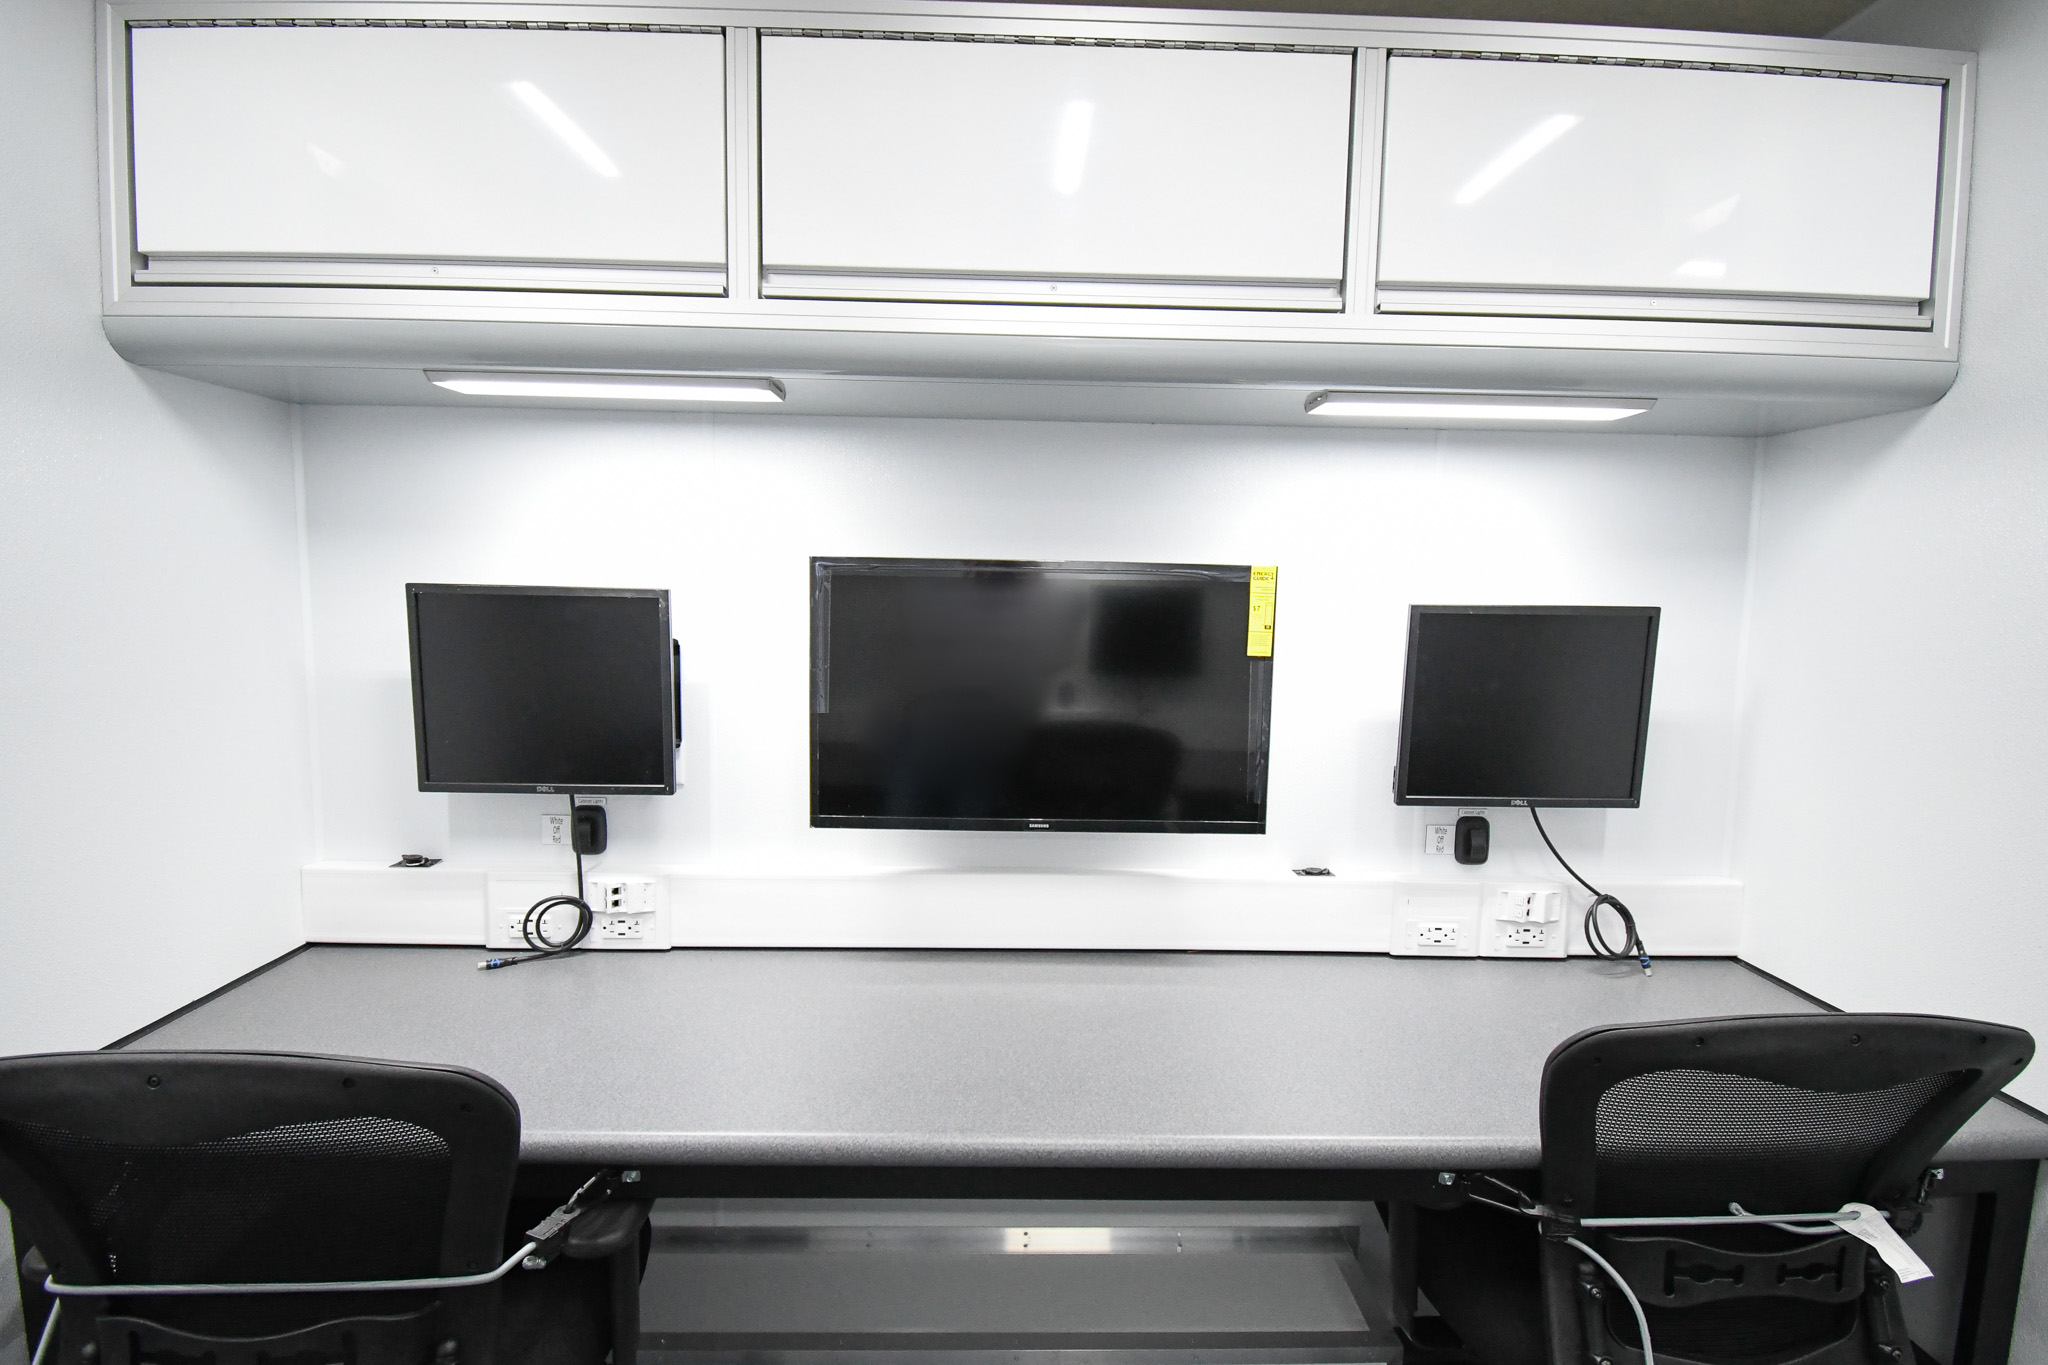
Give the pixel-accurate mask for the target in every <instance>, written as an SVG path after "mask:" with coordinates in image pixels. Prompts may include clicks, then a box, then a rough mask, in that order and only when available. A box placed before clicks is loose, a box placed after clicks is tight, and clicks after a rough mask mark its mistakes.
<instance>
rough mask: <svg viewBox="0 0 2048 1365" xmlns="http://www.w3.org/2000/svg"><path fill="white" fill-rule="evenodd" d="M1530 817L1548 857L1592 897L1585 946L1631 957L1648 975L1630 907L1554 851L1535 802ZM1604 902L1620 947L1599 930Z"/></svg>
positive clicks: (1610, 957) (1646, 953)
mask: <svg viewBox="0 0 2048 1365" xmlns="http://www.w3.org/2000/svg"><path fill="white" fill-rule="evenodd" d="M1529 818H1530V819H1531V820H1534V821H1535V822H1536V832H1537V833H1538V834H1540V835H1542V836H1543V846H1544V847H1545V848H1547V849H1549V850H1550V856H1551V857H1553V858H1555V859H1557V865H1558V866H1559V867H1561V868H1563V869H1564V870H1565V871H1567V872H1569V873H1571V874H1572V880H1573V881H1575V882H1577V883H1578V884H1579V885H1580V886H1583V887H1585V888H1586V894H1587V895H1589V896H1591V897H1592V898H1593V903H1592V904H1591V905H1589V906H1587V907H1586V947H1588V948H1590V949H1591V950H1592V952H1593V956H1595V957H1598V958H1605V959H1606V960H1607V961H1609V962H1622V961H1626V960H1627V959H1629V958H1634V959H1635V960H1636V962H1637V963H1638V964H1640V965H1641V967H1642V969H1643V975H1644V976H1648V975H1650V950H1649V949H1648V948H1647V947H1645V946H1644V944H1643V936H1642V934H1641V933H1640V932H1639V931H1638V930H1637V929H1636V917H1635V916H1634V915H1632V914H1630V913H1629V908H1628V907H1627V906H1626V905H1623V904H1622V903H1621V900H1620V898H1619V897H1616V896H1610V895H1608V894H1607V893H1606V892H1605V891H1602V890H1600V889H1599V888H1598V887H1596V886H1594V885H1593V883H1591V882H1589V881H1587V880H1586V879H1585V878H1584V877H1581V876H1580V875H1579V874H1578V871H1577V869H1575V868H1574V867H1573V866H1572V865H1571V864H1570V863H1568V862H1566V861H1565V860H1564V855H1563V854H1562V853H1559V852H1558V851H1557V845H1556V844H1553V843H1551V842H1550V831H1549V830H1547V829H1545V828H1543V817H1542V816H1540V815H1538V814H1537V813H1536V808H1535V807H1534V806H1531V807H1529ZM1603 906H1605V907H1606V908H1608V909H1610V910H1612V911H1614V917H1615V918H1616V919H1618V920H1620V921H1621V931H1622V940H1621V946H1620V947H1619V948H1616V947H1613V946H1612V945H1610V944H1609V943H1608V942H1607V935H1606V934H1604V933H1602V932H1601V931H1600V910H1601V907H1603Z"/></svg>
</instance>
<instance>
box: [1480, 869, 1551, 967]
mask: <svg viewBox="0 0 2048 1365" xmlns="http://www.w3.org/2000/svg"><path fill="white" fill-rule="evenodd" d="M1483 910H1484V913H1483V914H1482V915H1481V917H1480V921H1479V934H1480V943H1479V954H1480V956H1482V957H1547V958H1559V957H1563V956H1564V955H1565V930H1566V927H1567V925H1568V924H1569V923H1570V917H1569V916H1568V915H1567V914H1566V913H1565V896H1564V888H1563V887H1562V886H1559V885H1558V884H1556V883H1555V882H1523V883H1518V884H1515V885H1512V886H1508V885H1500V884H1497V883H1496V884H1492V885H1489V886H1488V887H1487V888H1486V892H1485V895H1484V898H1483Z"/></svg>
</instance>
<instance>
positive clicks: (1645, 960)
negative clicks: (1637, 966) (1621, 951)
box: [1636, 953, 1655, 976]
mask: <svg viewBox="0 0 2048 1365" xmlns="http://www.w3.org/2000/svg"><path fill="white" fill-rule="evenodd" d="M1636 961H1637V962H1640V963H1641V964H1642V965H1643V975H1644V976H1652V975H1655V973H1653V972H1652V971H1651V970H1650V955H1649V954H1648V953H1637V954H1636Z"/></svg>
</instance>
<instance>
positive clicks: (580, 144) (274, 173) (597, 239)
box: [130, 27, 725, 265]
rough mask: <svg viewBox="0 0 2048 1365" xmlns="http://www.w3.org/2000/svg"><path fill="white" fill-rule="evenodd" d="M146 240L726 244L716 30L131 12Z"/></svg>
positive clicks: (444, 245)
mask: <svg viewBox="0 0 2048 1365" xmlns="http://www.w3.org/2000/svg"><path fill="white" fill-rule="evenodd" d="M130 41H131V44H132V49H131V50H132V70H131V86H132V91H133V95H132V98H133V113H134V173H135V223H136V245H137V247H138V249H139V250H141V251H142V252H144V253H145V254H151V255H154V254H158V253H162V254H167V255H197V256H234V255H242V256H259V257H279V256H284V257H320V258H330V259H334V258H339V259H347V258H363V257H372V258H388V257H399V258H434V259H449V260H479V259H481V260H524V261H569V262H596V263H659V264H693V265H706V264H717V263H722V262H723V261H724V260H725V93H724V92H725V82H724V57H723V52H724V46H723V45H724V40H723V38H721V37H720V36H719V35H717V34H692V33H597V32H582V31H562V30H554V31H547V30H541V31H526V30H499V29H417V28H405V29H382V28H203V27H202V28H136V29H133V30H131V32H130Z"/></svg>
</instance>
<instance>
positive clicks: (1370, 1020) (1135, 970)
mask: <svg viewBox="0 0 2048 1365" xmlns="http://www.w3.org/2000/svg"><path fill="white" fill-rule="evenodd" d="M480 955H481V954H480V953H479V951H478V950H477V949H474V948H353V947H315V948H312V949H309V950H307V951H306V952H304V953H301V954H299V955H298V956H297V957H294V958H292V959H290V960H289V961H287V962H284V963H282V964H281V965H279V966H277V967H276V968H274V969H272V970H271V971H269V972H266V973H265V974H263V975H262V976H259V977H257V978H256V979H254V980H253V981H249V982H246V983H244V984H243V985H241V986H239V987H237V988H235V989H234V990H232V991H229V992H228V993H226V994H225V995H222V996H221V997H219V998H218V999H215V1000H212V1001H209V1002H208V1003H206V1004H204V1005H202V1006H200V1007H199V1008H197V1009H195V1010H193V1011H192V1012H191V1013H189V1014H186V1015H184V1016H183V1017H181V1018H178V1019H175V1020H173V1021H172V1022H170V1023H169V1024H167V1025H165V1026H164V1027H162V1028H161V1029H159V1030H157V1031H156V1032H154V1033H151V1034H149V1035H147V1036H146V1037H145V1038H143V1039H142V1040H140V1041H138V1042H137V1043H136V1044H135V1046H137V1047H143V1048H149V1047H162V1048H178V1047H194V1048H255V1049H266V1050H274V1051H308V1052H326V1053H340V1054H346V1055H354V1056H361V1057H387V1058H395V1059H401V1060H411V1061H438V1062H452V1063H457V1064H460V1065H462V1066H467V1067H472V1068H474V1069H476V1070H478V1071H482V1072H485V1073H486V1074H488V1075H491V1076H494V1077H496V1078H497V1079H498V1080H499V1081H501V1082H502V1083H503V1084H504V1085H505V1086H507V1087H508V1088H509V1089H510V1090H511V1091H512V1092H513V1094H515V1095H517V1096H518V1098H519V1104H520V1109H521V1111H522V1114H523V1116H524V1121H525V1136H524V1142H523V1146H522V1154H523V1155H524V1156H525V1158H526V1159H528V1160H531V1161H571V1160H575V1161H605V1162H631V1163H640V1164H649V1165H653V1164H662V1163H677V1164H680V1163H690V1164H696V1163H732V1164H763V1163H767V1164H784V1163H787V1164H824V1165H963V1166H984V1165H1077V1166H1197V1167H1201V1166H1263V1167H1372V1168H1381V1169H1404V1168H1416V1167H1422V1168H1429V1167H1436V1166H1460V1167H1468V1168H1470V1167H1495V1168H1500V1167H1514V1166H1533V1165H1535V1164H1536V1161H1537V1153H1538V1138H1537V1123H1536V1096H1537V1084H1538V1078H1539V1077H1540V1075H1541V1073H1542V1068H1543V1059H1544V1057H1545V1056H1546V1055H1547V1054H1548V1053H1549V1051H1550V1049H1551V1048H1552V1047H1553V1046H1555V1045H1556V1044H1557V1043H1558V1042H1560V1041H1561V1040H1563V1039H1564V1038H1566V1037H1568V1036H1569V1035H1571V1034H1572V1033H1575V1032H1577V1031H1578V1030H1580V1029H1582V1028H1587V1027H1590V1026H1593V1025H1596V1024H1607V1023H1623V1022H1634V1021H1642V1020H1653V1019H1685V1018H1694V1017H1699V1016H1705V1015H1717V1014H1745V1013H1768V1012H1779V1011H1800V1012H1804V1011H1807V1010H1810V1009H1812V1008H1813V1007H1812V1006H1811V1005H1808V1004H1807V1003H1806V1002H1805V1001H1803V1000H1801V999H1800V998H1799V997H1797V996H1795V995H1792V994H1791V993H1789V992H1787V991H1785V990H1783V989H1781V988H1780V987H1778V986H1776V985H1774V984H1772V983H1771V982H1770V981H1768V980H1766V979H1764V978H1763V977H1760V976H1758V975H1756V974H1755V973H1753V972H1750V971H1748V970H1747V969H1745V968H1744V967H1742V966H1741V965H1739V964H1737V963H1734V962H1728V961H1722V960H1691V961H1687V960H1667V961H1664V962H1660V963H1658V964H1657V974H1656V975H1655V976H1654V977H1651V978H1648V979H1645V978H1644V977H1643V975H1642V973H1641V972H1639V971H1637V970H1636V968H1635V967H1634V966H1633V965H1618V964H1610V963H1598V962H1593V961H1587V960H1573V961H1568V962H1489V961H1472V960H1464V961H1457V960H1431V959H1402V958H1387V957H1342V956H1330V957H1310V956H1264V955H1243V954H1198V953H1026V952H1005V953H985V952H984V953H978V952H915V953H912V952H851V951H833V950H815V951H765V950H761V951H743V950H679V951H675V952H669V953H645V954H641V953H602V954H598V953H589V954H580V955H578V956H576V957H574V958H572V959H569V960H566V961H555V962H544V963H537V964H534V965H531V966H524V967H515V968H512V969H510V970H506V971H497V972H479V971H477V970H476V962H477V959H478V957H479V956H480ZM1944 1156H1945V1157H1946V1159H1948V1160H1953V1161H1962V1160H1992V1159H2003V1158H2009V1157H2042V1156H2048V1124H2043V1123H2040V1122H2038V1121H2036V1120H2034V1119H2032V1118H2030V1117H2028V1116H2026V1115H2025V1114H2022V1113H2020V1112H2018V1111H2016V1110H2013V1109H2011V1108H2009V1107H2007V1106H2005V1105H2002V1104H1994V1105H1992V1106H1990V1107H1988V1108H1987V1109H1986V1110H1985V1111H1984V1112H1982V1113H1981V1114H1979V1115H1978V1116H1977V1118H1975V1119H1974V1120H1972V1122H1971V1123H1970V1125H1969V1126H1968V1127H1967V1128H1965V1129H1964V1131H1963V1132H1962V1133H1961V1134H1959V1135H1958V1136H1957V1138H1956V1139H1955V1141H1954V1142H1952V1143H1951V1144H1950V1145H1949V1147H1948V1148H1947V1149H1946V1151H1945V1152H1944Z"/></svg>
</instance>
